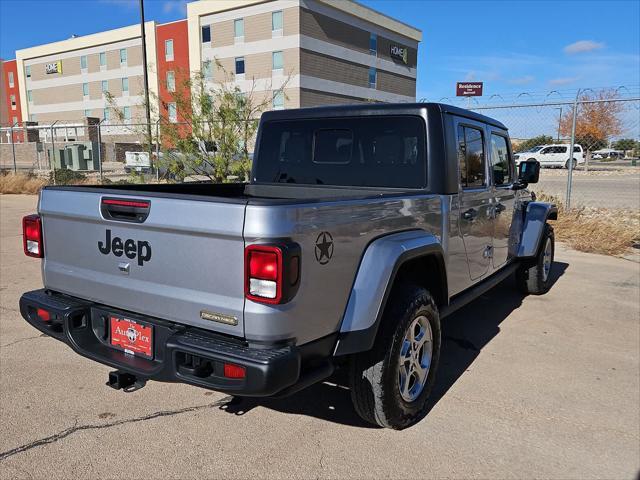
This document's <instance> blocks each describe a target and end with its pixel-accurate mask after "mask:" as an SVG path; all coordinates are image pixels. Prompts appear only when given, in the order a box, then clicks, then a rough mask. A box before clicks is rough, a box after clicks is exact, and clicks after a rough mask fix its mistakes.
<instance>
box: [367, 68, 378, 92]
mask: <svg viewBox="0 0 640 480" xmlns="http://www.w3.org/2000/svg"><path fill="white" fill-rule="evenodd" d="M377 79H378V71H377V70H376V69H375V67H371V68H369V87H370V88H376V80H377Z"/></svg>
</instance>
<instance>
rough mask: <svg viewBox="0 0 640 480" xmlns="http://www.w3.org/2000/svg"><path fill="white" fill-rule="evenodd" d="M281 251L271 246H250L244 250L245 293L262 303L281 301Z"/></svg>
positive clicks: (249, 297) (251, 298)
mask: <svg viewBox="0 0 640 480" xmlns="http://www.w3.org/2000/svg"><path fill="white" fill-rule="evenodd" d="M282 257H283V255H282V249H281V248H280V247H275V246H271V245H251V246H249V247H247V248H246V250H245V269H246V279H245V293H246V296H247V298H248V299H250V300H253V301H256V302H262V303H274V304H275V303H280V300H281V299H282V273H283V271H282V268H283V265H282Z"/></svg>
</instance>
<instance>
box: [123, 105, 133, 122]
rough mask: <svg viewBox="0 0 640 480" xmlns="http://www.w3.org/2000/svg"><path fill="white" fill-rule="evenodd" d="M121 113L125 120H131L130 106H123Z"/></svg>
mask: <svg viewBox="0 0 640 480" xmlns="http://www.w3.org/2000/svg"><path fill="white" fill-rule="evenodd" d="M122 115H123V116H124V119H125V120H131V107H124V108H123V109H122Z"/></svg>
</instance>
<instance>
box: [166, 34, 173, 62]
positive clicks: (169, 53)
mask: <svg viewBox="0 0 640 480" xmlns="http://www.w3.org/2000/svg"><path fill="white" fill-rule="evenodd" d="M164 59H165V60H166V61H167V62H171V61H173V40H172V39H169V40H165V41H164Z"/></svg>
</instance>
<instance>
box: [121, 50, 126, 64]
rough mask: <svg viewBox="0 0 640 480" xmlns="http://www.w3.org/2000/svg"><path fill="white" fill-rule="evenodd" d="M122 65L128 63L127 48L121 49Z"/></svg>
mask: <svg viewBox="0 0 640 480" xmlns="http://www.w3.org/2000/svg"><path fill="white" fill-rule="evenodd" d="M120 63H121V64H123V63H127V49H126V48H121V49H120Z"/></svg>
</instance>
